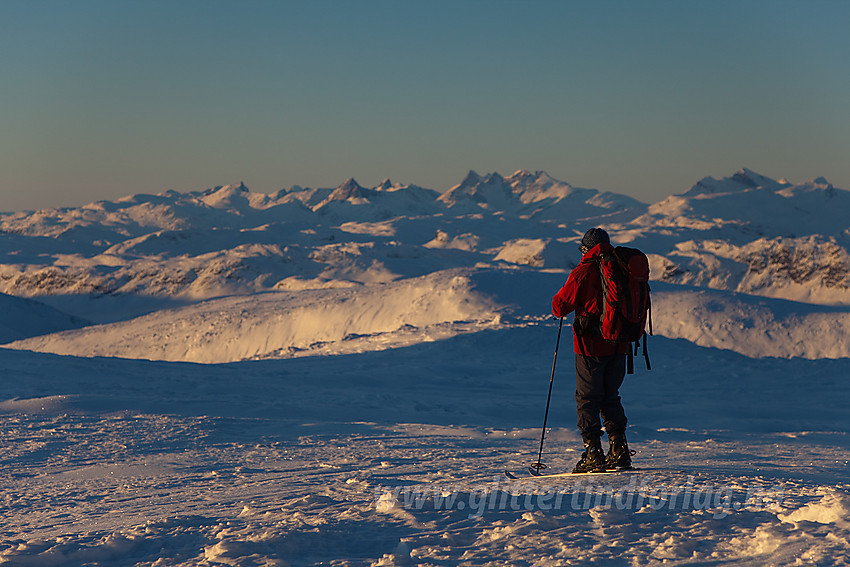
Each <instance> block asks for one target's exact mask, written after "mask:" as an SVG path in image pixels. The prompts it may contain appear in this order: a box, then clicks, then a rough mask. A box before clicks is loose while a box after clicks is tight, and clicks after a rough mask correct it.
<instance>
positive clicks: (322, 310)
mask: <svg viewBox="0 0 850 567" xmlns="http://www.w3.org/2000/svg"><path fill="white" fill-rule="evenodd" d="M847 205H848V193H847V192H846V191H843V190H840V189H836V188H834V187H832V186H831V185H830V184H829V183H827V182H826V181H825V180H823V179H815V180H813V181H811V182H808V183H803V184H800V185H793V184H790V183H788V182H785V181H775V180H772V179H769V178H767V177H764V176H762V175H758V174H756V173H754V172H751V171H748V170H741V171H740V172H738V173H735V174H734V175H732V176H730V177H727V178H722V179H714V178H705V179H703V180H701V181H700V182H698V183H697V184H695V185H694V186H693V187H692V188H690V189H689V190H686V191H684V192H682V193H681V194H679V195H674V196H671V197H668V198H667V199H664V200H662V201H661V202H659V203H655V204H652V205H647V204H643V203H640V202H637V201H635V200H634V199H631V198H629V197H625V196H621V195H615V194H610V193H602V192H599V191H596V190H593V189H581V188H575V187H572V186H570V185H568V184H566V183H562V182H559V181H556V180H554V179H552V178H551V177H549V176H548V175H546V174H544V173H540V172H538V173H531V172H526V171H520V172H517V173H515V174H514V175H511V176H509V177H503V176H501V175H499V174H495V173H491V174H488V175H484V176H481V175H478V174H476V173H474V172H473V173H470V174H469V175H468V176H467V177H466V178H465V179H464V180H463V181H462V182H461V183H460V184H458V185H457V186H455V187H453V188H451V189H450V190H448V191H447V192H445V193H442V194H441V193H439V192H437V191H432V190H429V189H425V188H421V187H416V186H412V185H397V184H393V183H391V182H389V181H387V182H384V183H381V184H380V185H378V186H376V187H371V188H370V187H363V186H361V185H359V184H358V183H357V182H355V181H354V180H347V181H346V182H345V183H343V184H341V185H340V186H339V187H335V188H320V189H309V188H302V187H292V188H291V189H288V190H283V191H279V192H277V193H275V194H272V195H265V194H259V193H253V192H251V191H249V190H248V189H247V188H246V187H245V186H244V185H242V184H238V185H232V186H224V187H216V188H214V189H210V190H207V191H198V192H191V193H177V192H174V191H169V192H165V193H161V194H158V195H134V196H130V197H126V198H123V199H119V200H117V201H114V202H112V201H101V202H97V203H92V204H89V205H86V206H83V207H78V208H67V209H51V210H42V211H34V212H20V213H10V214H2V215H0V230H2V233H0V243H2V244H0V291H2V292H4V293H3V294H0V369H2V372H3V379H2V380H0V430H2V431H3V439H4V443H3V445H2V446H0V517H2V518H3V529H2V534H3V536H4V537H3V539H2V540H0V564H2V565H95V564H97V565H139V566H143V565H146V566H150V565H169V566H174V567H183V566H186V567H188V566H196V565H292V566H304V565H372V566H376V567H377V566H408V565H589V564H599V565H648V566H661V565H664V566H671V565H672V566H685V565H697V564H698V565H717V564H723V565H730V566H731V565H734V566H739V565H740V566H751V565H822V566H839V565H841V566H844V565H847V558H848V557H850V521H848V518H850V460H848V454H850V435H848V433H850V432H848V427H847V424H848V423H850V411H849V410H848V408H850V381H848V380H847V379H846V377H847V376H848V375H850V295H848V291H847V290H848V266H850V262H848V237H850V234H848V222H847V221H846V220H845V218H844V217H846V212H847V210H848V206H847ZM590 226H602V227H604V228H606V229H607V230H608V231H609V232H610V233H611V236H612V237H613V239H614V241H615V243H622V244H627V245H633V246H638V247H640V248H642V249H644V250H645V251H646V252H648V253H649V254H650V258H651V262H652V278H653V280H654V281H653V282H652V290H653V294H652V297H653V328H654V331H655V335H656V336H654V337H651V338H650V340H649V348H650V355H651V357H652V371H651V372H650V371H646V370H644V369H643V368H642V364H641V363H640V361H638V363H637V364H636V372H635V374H634V375H629V376H627V378H626V380H625V381H624V383H623V386H622V388H621V389H620V393H621V395H622V399H623V401H624V405H625V406H626V411H627V413H628V420H629V425H628V439H629V447H630V449H631V450H632V451H634V455H633V461H634V462H635V463H636V466H637V467H638V469H637V470H635V471H624V472H621V473H610V474H602V475H595V474H594V475H578V476H568V477H559V478H541V479H538V478H534V477H531V476H529V475H527V473H526V471H527V470H528V466H529V465H530V464H531V463H533V462H545V464H546V466H547V469H548V470H551V471H555V472H560V471H569V470H571V469H572V467H573V465H574V464H575V462H576V461H577V460H578V458H579V456H580V455H581V451H582V440H581V438H580V435H579V433H578V431H577V430H575V425H574V424H575V413H574V411H575V410H574V407H575V406H574V399H573V392H574V387H573V384H574V382H573V379H574V376H573V374H574V369H573V361H572V360H571V359H570V357H569V356H568V354H569V350H570V349H569V346H570V345H569V339H568V338H567V336H568V333H569V329H568V326H569V325H570V319H571V318H568V319H567V320H566V321H562V323H564V331H565V332H564V336H561V334H560V326H559V323H558V322H557V321H553V320H552V319H551V315H550V306H551V304H550V302H551V297H552V294H553V293H555V291H556V290H557V289H558V288H559V287H560V286H561V285H562V284H563V282H564V280H565V278H566V274H567V270H569V268H570V267H571V266H573V265H574V264H575V263H576V262H577V261H578V260H579V253H578V249H577V248H578V247H577V243H578V241H579V239H580V238H581V236H582V234H583V233H584V232H585V230H586V229H587V228H588V227H590ZM556 333H557V335H556ZM556 337H557V338H558V340H560V346H561V351H562V353H563V355H562V357H561V358H557V357H556V359H555V360H554V361H553V358H552V350H551V348H552V346H554V345H555V344H557V343H555V340H556ZM2 343H5V344H2ZM556 352H557V351H556ZM187 362H191V363H202V364H187ZM555 362H557V367H556V365H555ZM553 384H554V388H553ZM547 387H548V392H549V394H550V398H551V408H552V411H551V412H550V411H549V401H550V398H547ZM544 403H545V408H546V409H545V411H546V415H547V416H548V422H547V424H546V425H544V428H545V429H541V418H542V417H543V412H544ZM544 440H545V446H544V445H543V441H544ZM606 445H607V443H606ZM505 471H513V472H514V473H516V474H515V476H519V475H521V476H522V477H521V478H519V479H517V480H510V479H508V478H507V477H506V475H505Z"/></svg>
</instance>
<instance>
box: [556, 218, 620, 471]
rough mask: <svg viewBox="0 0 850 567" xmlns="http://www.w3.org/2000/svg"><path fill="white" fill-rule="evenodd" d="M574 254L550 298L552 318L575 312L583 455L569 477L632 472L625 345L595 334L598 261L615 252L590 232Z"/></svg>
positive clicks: (600, 233) (600, 234) (601, 234)
mask: <svg viewBox="0 0 850 567" xmlns="http://www.w3.org/2000/svg"><path fill="white" fill-rule="evenodd" d="M579 250H580V251H581V254H582V258H581V263H579V265H578V266H576V267H575V268H574V269H573V270H572V271H571V272H570V275H569V277H568V278H567V282H566V283H565V284H564V286H563V287H562V288H561V289H560V290H559V291H558V293H556V294H555V296H554V297H553V298H552V313H553V314H554V315H555V317H564V316H566V315H569V314H570V313H571V312H573V311H574V312H575V322H574V323H573V347H574V351H575V365H576V392H575V399H576V413H577V414H578V428H579V430H580V431H581V437H582V441H583V442H584V452H583V453H582V455H581V459H579V461H578V463H576V465H575V468H574V469H573V472H574V473H587V472H604V471H605V470H608V469H626V468H631V452H630V450H629V447H628V443H627V441H626V424H627V419H626V413H625V410H624V409H623V404H622V402H621V400H620V386H622V384H623V379H624V377H625V375H626V354H627V353H628V348H629V344H628V343H619V342H611V341H607V340H605V339H603V338H602V335H601V334H600V333H599V329H598V326H599V318H600V316H601V314H602V301H603V299H602V277H601V276H600V274H599V267H598V261H599V256H600V255H601V254H605V253H613V252H614V247H613V246H612V245H611V241H610V238H609V237H608V233H607V232H605V231H604V230H603V229H601V228H591V229H590V230H588V231H587V232H586V233H585V235H584V237H583V238H582V239H581V244H580V246H579ZM600 414H601V416H602V420H604V421H602V422H600ZM602 425H604V426H605V431H606V432H607V434H608V441H609V444H610V447H609V452H608V455H607V456H606V455H605V454H604V453H603V450H602V442H601V436H602V431H601V426H602Z"/></svg>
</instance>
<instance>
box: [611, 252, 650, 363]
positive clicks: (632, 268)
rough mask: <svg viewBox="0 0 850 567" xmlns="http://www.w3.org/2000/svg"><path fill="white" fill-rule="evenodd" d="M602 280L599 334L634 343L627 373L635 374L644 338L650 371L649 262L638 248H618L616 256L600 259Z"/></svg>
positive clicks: (617, 340)
mask: <svg viewBox="0 0 850 567" xmlns="http://www.w3.org/2000/svg"><path fill="white" fill-rule="evenodd" d="M598 262H599V274H600V275H601V277H602V315H601V317H600V321H599V332H600V333H601V334H602V338H604V339H605V340H608V341H615V342H624V343H634V353H632V349H631V346H630V347H629V358H628V372H629V374H633V373H634V358H633V357H634V355H635V354H637V349H638V346H639V344H640V340H641V338H643V357H644V359H645V360H646V369H647V370H651V367H650V364H649V353H647V350H646V327H647V323H648V324H649V334H650V335H651V334H652V316H651V302H650V298H649V260H648V259H647V257H646V254H644V253H643V252H641V251H640V250H638V249H636V248H626V247H625V246H617V247H616V248H615V249H614V252H613V253H611V252H609V253H605V254H602V255H600V256H599V261H598Z"/></svg>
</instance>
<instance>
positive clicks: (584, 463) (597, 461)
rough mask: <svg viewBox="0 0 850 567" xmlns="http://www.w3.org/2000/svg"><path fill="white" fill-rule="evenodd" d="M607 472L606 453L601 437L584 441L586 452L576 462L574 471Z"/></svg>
mask: <svg viewBox="0 0 850 567" xmlns="http://www.w3.org/2000/svg"><path fill="white" fill-rule="evenodd" d="M591 472H594V473H596V472H605V453H603V452H602V443H600V441H599V437H596V438H595V439H590V440H587V441H585V442H584V453H582V454H581V459H579V461H578V462H577V463H576V466H575V468H574V469H573V473H591Z"/></svg>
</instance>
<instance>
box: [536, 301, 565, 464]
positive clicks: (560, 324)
mask: <svg viewBox="0 0 850 567" xmlns="http://www.w3.org/2000/svg"><path fill="white" fill-rule="evenodd" d="M563 325H564V318H563V317H559V322H558V339H557V340H556V341H555V357H554V358H553V359H552V375H551V376H549V395H548V396H546V413H544V414H543V431H542V432H541V433H540V450H539V451H538V452H537V462H535V463H531V465H530V466H529V467H528V470H529V472H531V474H537V473H539V472H540V470H541V469H545V468H546V465H544V464H543V463H542V462H541V459H542V457H543V439H544V438H545V437H546V421H547V420H548V419H549V401H550V400H551V399H552V382H554V381H555V363H556V362H558V346H559V345H560V344H561V327H563Z"/></svg>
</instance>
